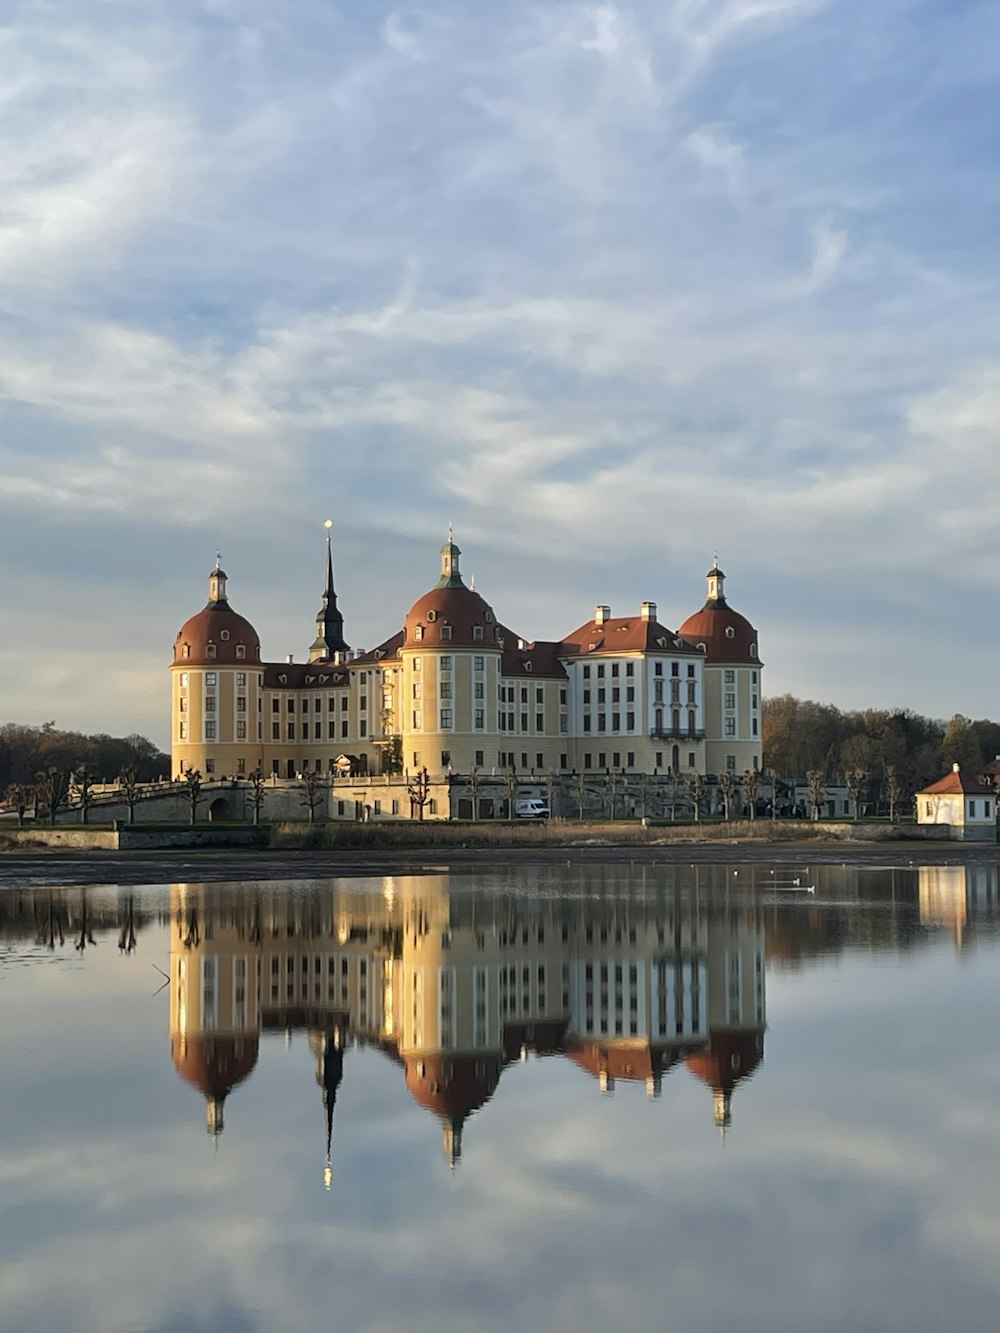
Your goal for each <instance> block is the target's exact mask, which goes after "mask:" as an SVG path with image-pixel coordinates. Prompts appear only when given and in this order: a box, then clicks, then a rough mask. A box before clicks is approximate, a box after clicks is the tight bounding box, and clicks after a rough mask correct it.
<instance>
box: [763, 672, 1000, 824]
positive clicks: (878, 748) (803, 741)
mask: <svg viewBox="0 0 1000 1333" xmlns="http://www.w3.org/2000/svg"><path fill="white" fill-rule="evenodd" d="M997 756H1000V722H991V721H990V720H989V719H986V718H983V719H981V720H979V721H973V720H972V719H971V718H968V717H964V716H963V715H962V714H961V713H956V714H955V715H954V717H952V718H951V720H950V721H948V722H945V721H942V720H941V719H939V718H930V717H922V716H921V715H920V714H919V713H914V712H911V711H910V710H909V709H896V710H891V709H882V708H866V709H863V710H861V711H857V712H841V711H840V709H839V708H836V707H834V705H833V704H820V703H816V702H814V701H813V700H812V699H796V698H795V697H794V696H793V695H791V694H782V695H779V696H778V697H777V698H774V699H765V700H764V751H763V764H764V768H765V769H767V770H768V771H772V772H775V773H777V774H778V775H779V776H780V777H782V778H804V777H806V775H807V774H809V773H817V774H820V773H821V774H823V775H824V776H825V777H826V779H827V780H828V781H831V782H832V781H837V780H839V781H842V782H847V784H848V786H853V785H855V784H856V783H858V782H859V781H860V782H861V783H862V784H863V785H864V786H865V787H866V788H867V794H868V796H869V797H870V799H873V800H875V801H882V800H884V799H885V793H886V789H887V786H888V785H889V782H890V779H892V780H893V782H894V784H898V787H899V789H900V790H901V791H902V792H905V793H906V794H908V795H912V794H913V792H915V791H919V790H920V789H921V788H922V787H926V786H928V785H929V784H930V783H932V782H936V781H937V779H938V778H940V777H943V776H944V775H945V774H946V773H948V772H949V771H950V770H951V766H952V764H956V763H957V764H959V765H960V767H961V769H962V772H963V773H968V774H974V775H978V774H980V773H982V771H983V769H984V767H985V765H986V764H988V763H989V762H990V761H991V760H993V759H994V758H996V757H997Z"/></svg>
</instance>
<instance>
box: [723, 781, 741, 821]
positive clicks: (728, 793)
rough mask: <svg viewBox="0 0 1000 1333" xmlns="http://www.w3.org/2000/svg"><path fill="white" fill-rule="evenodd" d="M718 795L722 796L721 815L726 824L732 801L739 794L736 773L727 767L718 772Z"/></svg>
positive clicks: (730, 813) (730, 814)
mask: <svg viewBox="0 0 1000 1333" xmlns="http://www.w3.org/2000/svg"><path fill="white" fill-rule="evenodd" d="M719 795H720V796H721V797H722V816H723V818H724V819H725V821H726V823H727V824H728V823H729V820H730V818H731V816H732V810H733V801H735V800H736V798H737V796H738V795H739V786H738V784H737V779H736V774H735V773H733V772H732V771H731V770H730V769H728V768H727V769H725V770H724V771H723V772H722V773H720V774H719Z"/></svg>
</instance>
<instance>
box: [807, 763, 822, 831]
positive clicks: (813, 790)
mask: <svg viewBox="0 0 1000 1333" xmlns="http://www.w3.org/2000/svg"><path fill="white" fill-rule="evenodd" d="M806 791H807V794H808V797H809V805H810V807H811V809H812V817H813V819H819V817H820V814H821V813H822V810H823V802H824V800H825V799H826V774H825V773H824V771H823V770H822V769H821V768H811V769H810V770H809V772H808V773H807V774H806Z"/></svg>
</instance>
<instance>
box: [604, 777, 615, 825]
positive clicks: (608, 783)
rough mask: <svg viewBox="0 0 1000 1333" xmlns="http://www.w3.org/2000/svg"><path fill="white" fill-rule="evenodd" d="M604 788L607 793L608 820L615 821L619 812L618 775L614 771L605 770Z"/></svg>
mask: <svg viewBox="0 0 1000 1333" xmlns="http://www.w3.org/2000/svg"><path fill="white" fill-rule="evenodd" d="M604 787H605V791H606V793H607V798H606V799H607V805H608V818H609V819H614V817H615V815H616V814H617V810H618V775H617V774H616V773H615V771H614V769H608V770H605V773H604Z"/></svg>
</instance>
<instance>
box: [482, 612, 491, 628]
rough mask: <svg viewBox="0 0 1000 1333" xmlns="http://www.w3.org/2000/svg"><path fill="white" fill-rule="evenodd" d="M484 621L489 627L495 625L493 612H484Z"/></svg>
mask: <svg viewBox="0 0 1000 1333" xmlns="http://www.w3.org/2000/svg"><path fill="white" fill-rule="evenodd" d="M483 619H484V620H485V621H486V623H487V625H492V624H493V612H492V611H490V610H486V611H484V612H483Z"/></svg>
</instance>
